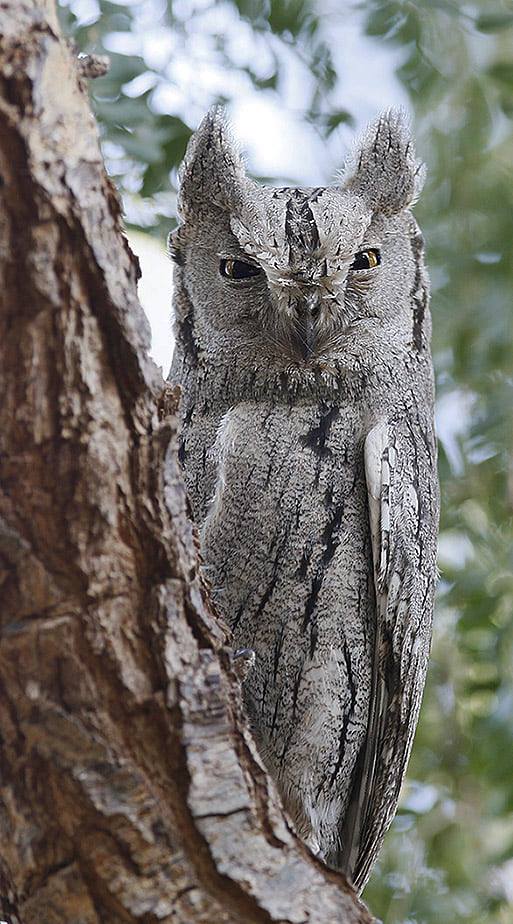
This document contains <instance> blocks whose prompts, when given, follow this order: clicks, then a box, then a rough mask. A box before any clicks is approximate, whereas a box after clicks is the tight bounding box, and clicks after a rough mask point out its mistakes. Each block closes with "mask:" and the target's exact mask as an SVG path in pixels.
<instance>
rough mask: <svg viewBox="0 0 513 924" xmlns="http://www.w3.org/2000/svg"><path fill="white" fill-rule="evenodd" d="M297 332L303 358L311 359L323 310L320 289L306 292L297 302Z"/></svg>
mask: <svg viewBox="0 0 513 924" xmlns="http://www.w3.org/2000/svg"><path fill="white" fill-rule="evenodd" d="M296 310H297V322H296V334H297V337H298V340H299V346H300V349H301V353H302V356H303V359H307V360H308V359H311V358H312V356H313V354H314V353H315V347H316V345H317V324H316V322H317V318H318V317H319V314H320V311H321V294H320V292H318V291H315V292H312V293H307V294H304V295H303V296H302V297H301V299H300V300H298V303H297V309H296Z"/></svg>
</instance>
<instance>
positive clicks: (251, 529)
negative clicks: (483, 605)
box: [171, 110, 438, 890]
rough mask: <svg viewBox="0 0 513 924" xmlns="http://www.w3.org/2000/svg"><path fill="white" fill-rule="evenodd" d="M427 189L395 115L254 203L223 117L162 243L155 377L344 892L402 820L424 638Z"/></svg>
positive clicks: (267, 716) (316, 838)
mask: <svg viewBox="0 0 513 924" xmlns="http://www.w3.org/2000/svg"><path fill="white" fill-rule="evenodd" d="M421 174H422V170H421V168H420V166H419V164H418V163H417V161H416V160H415V156H414V152H413V145H412V142H411V139H410V137H409V134H408V129H407V126H406V124H405V120H404V117H403V116H402V115H401V114H397V113H393V112H392V113H387V114H385V115H384V116H382V117H381V119H380V120H378V122H377V123H376V124H375V125H374V126H373V127H371V128H369V130H368V131H367V132H366V133H365V135H364V137H363V139H362V140H361V141H360V143H359V145H358V146H357V147H356V148H355V151H354V152H353V154H352V155H351V157H350V158H349V163H348V165H347V168H346V171H345V173H344V174H343V175H342V179H341V181H340V183H339V185H337V186H333V187H329V188H319V189H274V188H270V187H257V186H256V184H254V183H253V182H252V181H251V180H249V179H248V178H247V177H246V176H245V174H244V170H243V165H242V161H241V159H240V155H239V153H238V151H237V150H236V148H234V147H233V144H232V142H231V140H230V135H229V132H228V130H227V128H226V125H225V122H224V119H223V116H222V113H221V112H220V111H219V110H215V111H213V112H212V113H210V114H209V115H208V116H207V117H206V119H205V120H204V122H203V123H202V126H201V127H200V129H199V130H198V132H197V133H196V136H195V138H194V139H193V141H192V143H191V147H190V149H189V151H188V154H187V155H186V160H185V165H184V168H183V171H182V190H181V197H180V209H181V214H182V217H183V223H182V224H181V226H180V227H179V229H178V231H177V232H175V233H174V235H173V240H172V244H171V246H172V252H173V255H174V259H175V262H176V267H175V286H174V307H175V328H176V337H177V346H176V349H175V355H174V358H173V365H172V371H171V378H172V380H173V381H175V382H178V383H180V385H181V387H182V401H181V413H182V420H183V437H182V446H181V459H182V463H183V466H184V471H185V477H186V482H187V487H188V492H189V496H190V500H191V505H192V510H193V514H194V518H195V520H196V522H197V524H198V527H199V530H200V536H201V548H202V555H203V559H204V569H205V573H206V575H207V576H208V578H209V580H210V582H211V585H212V593H213V597H214V599H215V601H216V603H217V605H218V607H219V609H220V611H221V612H222V613H223V615H224V617H225V618H226V620H227V621H228V623H229V624H230V626H231V628H232V631H233V637H234V648H252V649H254V650H255V653H256V660H255V665H254V667H253V668H252V670H251V671H250V673H249V675H248V677H247V679H246V680H245V683H244V697H245V702H246V707H247V712H248V716H249V718H250V721H251V724H252V728H253V732H254V735H255V739H256V741H257V744H258V746H259V749H260V752H261V755H262V758H263V759H264V761H265V762H266V764H267V767H268V769H269V772H270V773H271V774H272V775H273V776H274V778H275V779H276V782H277V784H278V786H279V788H280V791H281V794H282V797H283V800H284V803H285V806H286V808H287V810H288V812H289V814H290V816H291V818H292V820H293V822H294V825H295V827H296V830H297V832H298V834H299V835H300V836H301V837H302V838H303V839H304V840H305V842H306V843H308V844H309V845H310V847H311V848H312V849H313V850H314V851H315V852H317V853H318V854H319V855H320V856H321V857H323V858H324V859H325V861H326V862H327V863H329V864H330V865H333V866H336V867H338V868H341V869H343V870H344V871H345V872H346V874H347V875H348V876H349V877H350V878H351V879H352V880H353V881H354V883H355V885H356V886H357V888H358V889H359V890H361V888H363V886H364V884H365V882H366V881H367V878H368V876H369V874H370V870H371V868H372V864H373V862H374V860H375V859H376V856H377V854H378V852H379V849H380V846H381V844H382V841H383V837H384V835H385V833H386V830H387V828H388V827H389V825H390V822H391V820H392V818H393V816H394V813H395V810H396V807H397V800H398V797H399V790H400V786H401V782H402V779H403V776H404V773H405V770H406V765H407V762H408V757H409V753H410V750H411V745H412V741H413V735H414V731H415V726H416V723H417V718H418V712H419V708H420V702H421V698H422V690H423V686H424V680H425V674H426V669H427V662H428V654H429V644H430V637H431V621H432V609H433V590H434V583H435V571H436V568H435V552H436V534H437V525H438V486H437V478H436V445H435V439H434V432H433V376H432V367H431V358H430V353H429V343H430V333H431V331H430V316H429V306H428V298H429V287H428V281H427V276H426V271H425V267H424V261H423V244H422V236H421V234H420V231H419V229H418V226H417V224H416V222H415V220H414V218H413V216H412V214H411V212H410V211H409V206H410V205H411V203H412V201H413V200H414V198H415V196H416V195H417V194H418V191H419V189H420V185H421ZM356 254H358V255H359V256H358V258H357V260H356V262H355V255H356ZM362 255H363V256H362ZM373 255H374V256H373ZM376 255H378V256H376ZM233 261H239V262H237V263H236V264H234V262H233ZM362 261H363V262H362ZM367 264H368V265H367ZM248 265H249V268H250V270H251V272H249V271H247V266H248ZM227 266H228V268H232V269H233V267H234V266H235V267H236V268H238V272H243V276H242V277H241V278H235V277H234V276H232V277H230V275H229V274H227ZM241 267H242V270H241ZM244 267H246V270H244ZM244 272H247V273H248V274H247V275H246V276H244Z"/></svg>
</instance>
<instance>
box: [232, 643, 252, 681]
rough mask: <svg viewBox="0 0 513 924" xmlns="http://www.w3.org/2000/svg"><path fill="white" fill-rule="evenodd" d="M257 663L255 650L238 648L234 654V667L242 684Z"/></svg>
mask: <svg viewBox="0 0 513 924" xmlns="http://www.w3.org/2000/svg"><path fill="white" fill-rule="evenodd" d="M255 661H256V654H255V652H254V650H253V648H237V650H236V651H234V652H233V656H232V667H233V669H234V671H235V673H236V675H237V677H238V679H239V680H240V682H241V683H244V681H245V680H246V678H247V676H248V674H249V672H250V670H251V668H252V667H253V665H254V663H255Z"/></svg>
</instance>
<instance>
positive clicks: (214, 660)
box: [0, 0, 371, 924]
mask: <svg viewBox="0 0 513 924" xmlns="http://www.w3.org/2000/svg"><path fill="white" fill-rule="evenodd" d="M0 34H1V36H2V37H1V39H0V123H1V129H0V177H1V181H0V182H1V185H0V223H1V236H0V264H1V275H2V292H1V311H0V390H1V395H2V405H1V408H0V584H1V604H0V626H1V643H0V758H1V779H0V844H1V848H0V918H2V919H5V920H6V921H8V922H9V924H15V922H16V924H18V922H19V924H36V922H37V924H79V922H80V924H100V922H108V924H125V922H144V924H156V922H171V921H172V922H173V924H179V922H183V924H196V922H198V924H199V922H208V924H213V922H216V924H225V922H226V924H232V922H262V924H263V922H271V921H274V922H277V921H278V922H284V924H285V922H295V924H299V922H310V924H317V922H318V924H321V922H322V924H335V922H337V924H342V922H347V924H364V922H370V921H371V918H370V916H369V914H368V912H367V911H366V910H365V908H364V906H363V905H362V904H361V903H360V902H358V901H357V899H356V898H355V895H354V893H353V891H352V889H351V888H350V887H349V886H348V885H347V884H346V883H345V881H344V880H343V878H342V877H341V876H340V875H337V874H335V873H332V872H330V871H328V870H326V869H325V868H324V867H323V866H322V865H321V864H320V863H318V862H317V861H316V860H315V859H314V858H312V857H311V856H310V855H309V853H308V851H307V850H306V849H305V848H304V847H303V846H302V845H301V843H300V842H299V841H298V840H297V839H296V837H295V836H294V834H293V832H292V831H291V829H290V825H289V823H288V822H287V819H286V818H285V817H284V816H283V814H282V811H281V808H280V805H279V801H278V799H277V796H276V792H275V789H274V787H273V785H272V783H271V782H270V780H269V779H268V777H267V776H266V774H265V772H264V769H263V767H262V764H261V762H260V760H259V758H258V756H257V754H256V752H255V749H254V746H253V743H252V741H251V738H250V736H249V734H248V731H247V728H246V726H245V724H244V719H243V716H242V714H241V707H240V696H239V688H238V682H237V680H236V678H235V676H234V674H233V673H232V671H231V668H230V662H229V656H228V651H227V647H226V645H227V643H228V641H229V640H228V637H227V634H226V631H225V629H224V628H223V626H222V625H221V624H220V623H219V621H218V620H217V619H216V617H215V614H213V612H212V610H211V607H210V605H209V602H208V596H207V593H206V589H205V587H204V586H203V584H202V581H201V578H200V576H199V573H198V557H197V544H196V542H195V536H194V533H193V530H192V527H191V525H190V523H189V521H188V519H187V510H186V498H185V493H184V487H183V483H182V479H181V476H180V473H179V469H178V467H177V461H176V451H175V432H176V421H175V418H174V416H173V414H172V412H171V413H170V412H169V409H170V406H171V408H172V403H173V402H172V395H171V400H170V399H169V395H168V394H167V392H166V389H165V387H164V383H163V381H162V379H161V376H160V373H159V372H158V370H157V369H156V367H155V366H154V364H153V363H152V361H151V360H150V359H149V358H148V355H147V348H148V344H149V330H148V325H147V322H146V320H145V318H144V315H143V313H142V310H141V308H140V306H139V304H138V301H137V294H136V280H137V274H138V266H137V261H136V259H135V258H134V257H133V255H132V254H131V252H130V250H129V248H128V245H127V243H126V240H125V238H124V237H123V233H122V228H121V220H120V207H119V202H118V198H117V195H116V193H115V191H114V189H113V187H112V184H111V183H110V181H109V179H108V178H107V176H106V174H105V171H104V168H103V164H102V159H101V155H100V150H99V146H98V137H97V131H96V127H95V125H94V122H93V119H92V116H91V113H90V109H89V105H88V101H87V95H86V93H85V91H84V87H83V78H81V77H80V74H79V65H78V64H77V62H76V61H75V60H74V59H73V57H72V55H71V53H70V50H69V48H68V46H67V44H66V43H65V42H64V41H63V40H62V37H61V36H60V35H59V31H58V26H57V21H56V16H55V10H54V8H53V4H52V3H51V2H50V0H3V2H0ZM162 284H163V285H165V284H166V281H165V280H163V281H162Z"/></svg>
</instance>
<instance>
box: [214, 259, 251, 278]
mask: <svg viewBox="0 0 513 924" xmlns="http://www.w3.org/2000/svg"><path fill="white" fill-rule="evenodd" d="M219 272H220V273H221V276H225V277H226V279H249V278H250V277H251V276H258V275H259V273H260V272H261V269H260V267H259V266H255V264H254V263H246V262H245V260H230V259H227V260H221V263H220V264H219Z"/></svg>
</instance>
